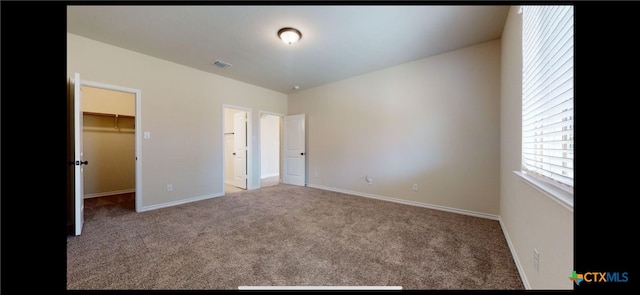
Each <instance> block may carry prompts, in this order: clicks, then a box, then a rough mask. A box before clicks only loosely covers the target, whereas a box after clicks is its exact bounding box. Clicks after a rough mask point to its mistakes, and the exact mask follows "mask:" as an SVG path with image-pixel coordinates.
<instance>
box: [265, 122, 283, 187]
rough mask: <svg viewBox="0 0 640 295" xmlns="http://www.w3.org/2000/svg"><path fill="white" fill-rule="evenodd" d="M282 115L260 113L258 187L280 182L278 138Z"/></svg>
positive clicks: (280, 131) (280, 132)
mask: <svg viewBox="0 0 640 295" xmlns="http://www.w3.org/2000/svg"><path fill="white" fill-rule="evenodd" d="M282 117H283V115H280V114H274V113H268V112H260V187H266V186H272V185H276V184H279V183H280V182H282V178H281V172H280V171H281V168H280V167H281V165H280V162H281V160H280V159H281V152H282V150H281V149H280V146H281V145H280V138H281V136H280V135H281V134H282Z"/></svg>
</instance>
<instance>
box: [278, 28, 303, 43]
mask: <svg viewBox="0 0 640 295" xmlns="http://www.w3.org/2000/svg"><path fill="white" fill-rule="evenodd" d="M278 37H280V39H281V40H282V42H284V43H286V44H289V45H291V44H293V43H296V42H298V41H299V40H300V39H302V33H300V31H298V30H296V29H294V28H289V27H287V28H282V29H280V30H279V31H278Z"/></svg>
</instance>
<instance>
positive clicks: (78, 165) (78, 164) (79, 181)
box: [71, 73, 89, 236]
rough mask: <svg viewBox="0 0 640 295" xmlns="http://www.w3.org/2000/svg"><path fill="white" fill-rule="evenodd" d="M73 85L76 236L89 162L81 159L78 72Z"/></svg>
mask: <svg viewBox="0 0 640 295" xmlns="http://www.w3.org/2000/svg"><path fill="white" fill-rule="evenodd" d="M71 84H72V85H73V140H74V162H75V163H74V164H75V173H74V175H75V176H74V178H75V186H74V196H75V197H74V224H75V226H74V232H75V235H76V236H79V235H80V234H81V233H82V225H83V224H84V183H83V179H84V178H83V173H84V165H87V164H89V163H88V162H87V161H83V159H82V156H83V152H82V151H83V149H82V126H83V122H82V93H81V91H80V74H78V73H75V75H74V77H73V79H72V80H71Z"/></svg>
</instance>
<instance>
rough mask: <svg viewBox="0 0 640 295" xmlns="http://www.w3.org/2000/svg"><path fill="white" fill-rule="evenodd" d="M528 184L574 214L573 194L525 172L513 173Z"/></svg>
mask: <svg viewBox="0 0 640 295" xmlns="http://www.w3.org/2000/svg"><path fill="white" fill-rule="evenodd" d="M513 173H515V174H516V175H518V176H519V178H520V179H521V180H522V181H523V182H524V183H526V184H528V185H530V186H531V187H533V188H535V189H537V190H538V191H540V192H541V193H542V194H544V195H545V196H547V197H549V198H550V199H552V200H554V201H555V202H556V203H558V204H560V205H562V207H564V208H565V209H567V210H569V211H571V212H573V194H570V193H568V192H567V191H565V190H563V189H560V188H558V187H556V186H555V185H552V184H550V183H548V182H546V181H542V180H540V179H538V178H536V177H534V176H531V175H529V174H528V173H526V172H524V171H513Z"/></svg>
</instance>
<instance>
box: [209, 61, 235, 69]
mask: <svg viewBox="0 0 640 295" xmlns="http://www.w3.org/2000/svg"><path fill="white" fill-rule="evenodd" d="M213 64H214V65H215V66H217V67H219V68H223V69H224V68H228V67H230V66H231V64H230V63H227V62H224V61H221V60H216V61H214V62H213Z"/></svg>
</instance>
